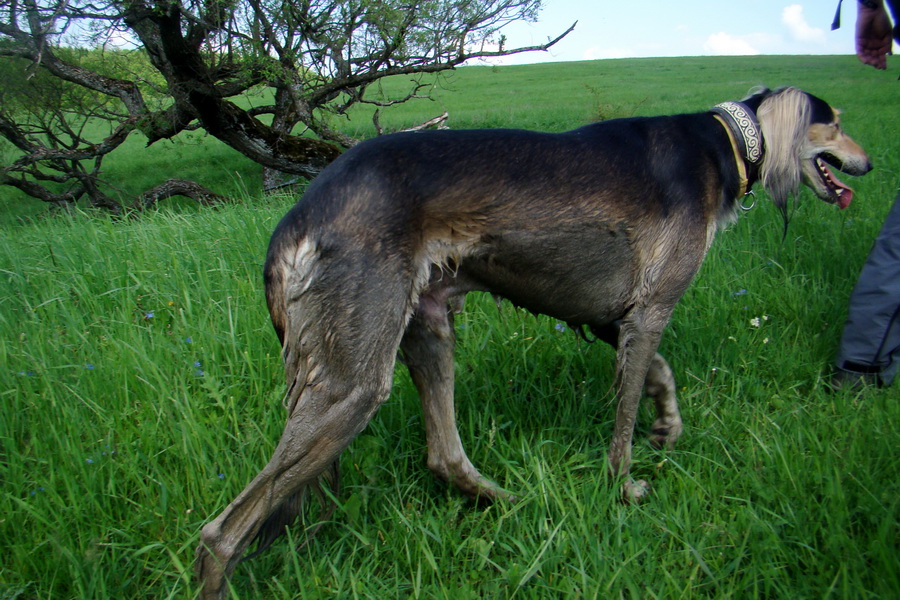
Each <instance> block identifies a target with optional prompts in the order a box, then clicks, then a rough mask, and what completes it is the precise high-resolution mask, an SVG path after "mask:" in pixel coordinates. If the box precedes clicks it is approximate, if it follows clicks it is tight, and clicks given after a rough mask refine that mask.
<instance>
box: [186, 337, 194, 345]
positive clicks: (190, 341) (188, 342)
mask: <svg viewBox="0 0 900 600" xmlns="http://www.w3.org/2000/svg"><path fill="white" fill-rule="evenodd" d="M184 343H185V344H192V343H194V340H192V339H191V338H190V336H188V337H186V338H184Z"/></svg>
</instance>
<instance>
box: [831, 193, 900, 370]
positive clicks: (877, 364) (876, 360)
mask: <svg viewBox="0 0 900 600" xmlns="http://www.w3.org/2000/svg"><path fill="white" fill-rule="evenodd" d="M898 360H900V197H898V198H897V200H895V201H894V205H893V207H892V208H891V211H890V213H888V216H887V219H885V222H884V225H883V226H882V228H881V232H880V233H879V234H878V237H877V238H876V239H875V243H874V245H873V246H872V251H871V252H870V253H869V257H868V258H867V259H866V262H865V264H864V265H863V268H862V271H861V272H860V275H859V280H858V281H857V283H856V287H854V288H853V293H852V294H851V295H850V307H849V314H848V316H847V322H846V323H845V324H844V332H843V335H842V336H841V345H840V349H839V351H838V357H837V361H836V362H837V369H838V370H837V373H836V376H835V379H836V383H841V382H851V381H852V382H853V383H855V382H856V381H859V380H860V379H861V380H862V381H863V382H865V383H875V384H878V385H889V384H890V383H891V381H892V380H893V378H894V375H895V374H896V372H897V367H898Z"/></svg>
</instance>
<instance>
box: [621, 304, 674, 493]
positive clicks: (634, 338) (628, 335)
mask: <svg viewBox="0 0 900 600" xmlns="http://www.w3.org/2000/svg"><path fill="white" fill-rule="evenodd" d="M664 322H665V320H663V323H664ZM661 331H662V327H661V326H660V327H650V328H648V327H647V326H646V324H645V321H644V320H642V319H639V318H637V315H632V316H631V317H630V318H628V319H626V320H625V321H623V323H622V328H621V330H620V332H619V344H618V348H617V352H616V379H617V386H616V388H617V397H618V405H617V407H616V425H615V431H614V432H613V438H612V443H611V444H610V449H609V467H610V471H611V472H612V474H613V475H614V476H617V477H624V478H625V481H624V483H623V484H622V496H623V498H624V499H625V500H626V501H628V502H637V501H639V500H640V499H641V498H642V497H643V496H644V495H646V494H647V493H648V492H649V490H650V485H649V484H648V483H647V482H646V481H643V480H640V481H634V480H633V479H632V478H631V477H630V475H629V470H630V468H631V444H632V438H633V437H634V425H635V421H636V420H637V411H638V407H639V406H640V401H641V394H642V391H643V388H644V381H645V379H646V377H647V373H648V370H649V368H650V364H651V361H652V360H653V357H654V354H655V353H656V348H657V346H658V345H659V339H660V334H661Z"/></svg>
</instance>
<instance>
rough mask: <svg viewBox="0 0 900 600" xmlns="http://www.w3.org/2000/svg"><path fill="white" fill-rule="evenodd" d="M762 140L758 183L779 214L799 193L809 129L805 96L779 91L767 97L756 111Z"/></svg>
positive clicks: (808, 109) (795, 90)
mask: <svg viewBox="0 0 900 600" xmlns="http://www.w3.org/2000/svg"><path fill="white" fill-rule="evenodd" d="M756 117H757V119H759V126H760V129H762V133H763V139H764V140H765V148H766V149H765V153H764V155H763V160H762V164H761V166H760V180H761V181H762V184H763V187H765V188H766V189H767V190H768V191H769V193H770V194H771V195H772V200H773V201H774V202H775V205H776V206H777V207H778V208H779V209H780V210H781V211H782V212H784V211H786V209H787V201H788V198H790V197H791V196H792V195H794V194H796V193H797V191H798V190H799V189H800V183H801V181H802V177H803V174H802V170H801V163H800V152H801V151H802V148H803V142H804V140H805V139H806V131H807V129H808V127H809V122H810V121H809V119H810V102H809V98H808V97H807V95H806V93H805V92H802V91H801V90H798V89H797V88H792V87H788V88H783V89H779V90H777V91H775V92H773V93H771V94H769V95H768V96H767V97H766V98H765V99H764V100H763V101H762V103H761V104H760V105H759V109H758V110H757V111H756Z"/></svg>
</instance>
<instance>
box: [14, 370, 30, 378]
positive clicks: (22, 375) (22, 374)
mask: <svg viewBox="0 0 900 600" xmlns="http://www.w3.org/2000/svg"><path fill="white" fill-rule="evenodd" d="M16 375H18V376H19V377H34V371H19V372H18V373H16Z"/></svg>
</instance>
